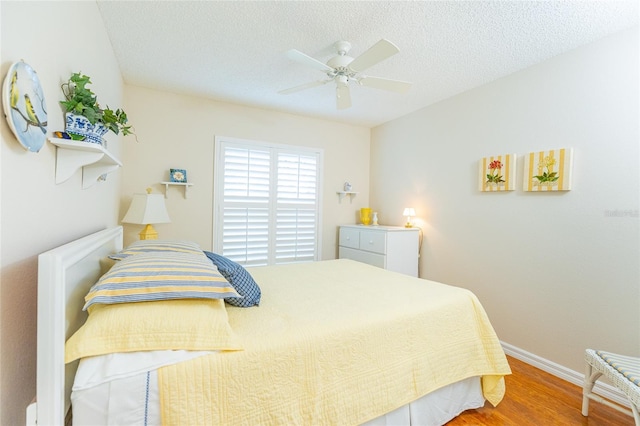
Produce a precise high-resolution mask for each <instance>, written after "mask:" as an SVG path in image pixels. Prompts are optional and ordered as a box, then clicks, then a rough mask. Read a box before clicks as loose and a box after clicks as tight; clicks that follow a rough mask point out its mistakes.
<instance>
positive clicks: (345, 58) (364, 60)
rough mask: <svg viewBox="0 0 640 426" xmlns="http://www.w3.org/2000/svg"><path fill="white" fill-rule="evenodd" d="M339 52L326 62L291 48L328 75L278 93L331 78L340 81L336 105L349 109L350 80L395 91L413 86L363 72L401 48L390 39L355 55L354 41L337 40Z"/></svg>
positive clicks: (295, 57) (293, 53)
mask: <svg viewBox="0 0 640 426" xmlns="http://www.w3.org/2000/svg"><path fill="white" fill-rule="evenodd" d="M334 47H335V48H336V50H337V51H338V55H337V56H334V57H333V58H331V59H329V61H328V62H327V63H326V64H324V63H322V62H320V61H318V60H317V59H314V58H312V57H311V56H308V55H306V54H304V53H302V52H300V51H299V50H296V49H291V50H289V51H288V52H287V57H289V59H292V60H294V61H297V62H299V63H301V64H303V65H306V66H310V67H312V68H315V69H317V70H320V71H322V72H324V73H325V74H326V75H327V77H328V78H326V79H322V80H317V81H312V82H310V83H306V84H302V85H300V86H296V87H291V88H289V89H285V90H281V91H279V92H278V93H280V94H282V95H288V94H290V93H294V92H298V91H300V90H305V89H310V88H312V87H317V86H322V85H324V84H327V83H329V82H332V81H335V83H336V105H337V107H338V109H345V108H349V107H350V106H351V93H350V91H349V83H350V82H352V81H354V82H356V83H358V84H359V85H361V86H366V87H373V88H375V89H382V90H390V91H392V92H398V93H405V92H406V91H407V90H409V88H410V87H411V83H409V82H406V81H400V80H390V79H387V78H381V77H371V76H368V75H364V74H361V72H362V71H364V70H366V69H367V68H369V67H371V66H373V65H375V64H377V63H379V62H382V61H384V60H385V59H387V58H389V57H390V56H392V55H395V54H396V53H398V52H399V51H400V50H399V49H398V48H397V47H396V46H395V45H394V44H393V43H391V42H390V41H388V40H385V39H382V40H380V41H379V42H377V43H376V44H374V45H373V46H371V47H370V48H369V50H367V51H366V52H364V53H363V54H361V55H360V56H358V57H357V58H353V57H351V56H349V55H347V53H348V52H349V50H351V43H349V42H348V41H338V42H337V43H335V44H334Z"/></svg>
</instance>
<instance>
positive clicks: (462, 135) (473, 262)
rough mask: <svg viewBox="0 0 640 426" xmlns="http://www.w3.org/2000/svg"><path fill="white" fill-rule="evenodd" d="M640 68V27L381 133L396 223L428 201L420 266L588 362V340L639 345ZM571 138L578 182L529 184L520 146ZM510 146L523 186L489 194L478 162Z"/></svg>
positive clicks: (382, 195) (378, 148)
mask: <svg viewBox="0 0 640 426" xmlns="http://www.w3.org/2000/svg"><path fill="white" fill-rule="evenodd" d="M639 75H640V74H639V69H638V30H637V28H636V29H634V30H630V31H626V32H623V33H620V34H617V35H614V36H611V37H608V38H606V39H603V40H601V41H599V42H596V43H594V44H591V45H588V46H584V47H582V48H579V49H576V50H574V51H571V52H569V53H567V54H564V55H560V56H557V57H555V58H553V59H551V60H548V61H546V62H544V63H542V64H539V65H537V66H534V67H531V68H528V69H525V70H523V71H521V72H518V73H515V74H512V75H510V76H508V77H506V78H502V79H500V80H498V81H495V82H493V83H490V84H487V85H485V86H483V87H480V88H478V89H475V90H471V91H469V92H466V93H463V94H461V95H458V96H455V97H453V98H451V99H448V100H446V101H443V102H440V103H438V104H436V105H433V106H431V107H428V108H424V109H422V110H419V111H417V112H415V113H413V114H411V115H408V116H405V117H402V118H400V119H397V120H394V121H392V122H389V123H386V124H385V125H382V126H380V127H377V128H375V129H373V131H372V147H371V170H372V174H371V205H372V207H374V208H376V209H378V210H379V211H380V212H381V215H383V216H386V217H392V218H393V221H394V222H395V223H397V224H400V223H402V216H401V213H402V208H403V207H404V206H406V205H411V206H414V207H415V208H416V212H417V216H418V222H419V224H420V225H421V226H422V227H423V229H424V233H425V240H424V246H423V249H422V257H421V275H422V277H426V278H428V279H433V280H436V281H442V282H445V283H448V284H453V285H458V286H462V287H466V288H469V289H471V290H472V291H474V292H475V293H476V294H477V295H478V296H479V298H480V300H481V301H482V303H483V304H484V306H485V308H486V309H487V311H488V314H489V316H490V318H491V320H492V322H493V324H494V326H495V328H496V331H497V332H498V335H499V337H500V338H501V339H502V340H503V341H505V342H508V343H510V344H512V345H515V346H517V347H519V348H521V349H524V350H526V351H529V352H531V353H533V354H535V355H537V356H540V357H543V358H546V359H548V360H551V361H553V362H556V363H558V364H560V365H562V366H565V367H568V368H570V369H573V370H575V371H579V372H582V371H583V362H582V358H583V352H584V349H585V348H587V347H595V348H604V349H607V350H611V351H618V352H620V353H629V354H636V355H638V354H639V353H640V268H639V260H638V259H640V231H639V222H640V218H639V194H640V187H639V166H640V158H639V142H638V141H639V134H638V129H639V127H638V126H639V121H638V120H639V109H638V94H639V89H638V77H639ZM563 147H570V148H573V150H574V175H573V189H572V190H571V191H568V192H562V193H527V192H523V191H522V189H521V188H522V176H521V173H522V168H523V157H522V156H523V155H524V154H526V153H528V152H532V151H542V150H548V149H554V148H563ZM508 153H516V154H518V156H519V158H518V160H517V167H518V176H517V189H516V190H515V191H513V192H509V193H481V192H479V191H478V189H477V185H478V183H477V174H478V160H479V159H480V158H482V157H485V156H490V155H498V154H508ZM618 214H619V215H620V216H616V215H618Z"/></svg>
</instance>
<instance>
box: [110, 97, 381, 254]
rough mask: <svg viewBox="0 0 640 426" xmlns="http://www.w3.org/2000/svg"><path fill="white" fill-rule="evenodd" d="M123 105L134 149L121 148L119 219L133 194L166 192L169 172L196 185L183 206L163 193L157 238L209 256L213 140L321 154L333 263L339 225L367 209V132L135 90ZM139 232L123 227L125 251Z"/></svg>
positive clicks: (176, 193)
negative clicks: (347, 195) (350, 196)
mask: <svg viewBox="0 0 640 426" xmlns="http://www.w3.org/2000/svg"><path fill="white" fill-rule="evenodd" d="M126 104H127V113H128V115H129V118H130V121H131V122H132V124H133V125H134V126H135V128H136V133H137V135H138V142H136V141H134V140H130V139H129V138H127V139H126V140H125V141H124V156H123V157H124V158H123V161H124V170H123V180H124V183H123V191H122V204H121V211H120V216H119V217H120V218H122V217H124V214H125V213H126V210H127V208H128V206H129V203H130V201H131V197H132V195H133V194H134V193H141V192H144V190H145V188H147V187H151V188H152V189H153V190H154V192H162V193H164V186H163V185H160V184H159V182H161V181H167V180H169V169H170V168H180V169H186V170H187V178H188V181H189V182H193V183H194V186H192V187H190V188H189V195H188V198H187V199H185V198H184V190H183V188H176V187H170V188H169V195H168V198H167V199H166V204H167V210H168V212H169V216H170V218H171V223H168V224H159V225H155V228H156V230H157V231H158V234H159V237H160V238H176V239H178V238H182V239H189V240H192V241H196V242H198V243H199V244H200V246H201V247H203V248H204V249H206V250H211V249H212V247H213V240H212V232H213V231H212V221H213V213H212V212H213V157H214V138H215V136H216V135H220V136H228V137H234V138H241V139H250V140H258V141H265V142H271V143H278V144H289V145H304V146H310V147H319V148H322V149H323V150H324V170H323V174H324V187H323V192H322V196H323V209H322V228H323V231H322V258H323V259H333V258H335V257H336V234H337V231H336V229H337V226H338V225H339V224H343V223H355V218H356V215H355V212H356V211H357V210H358V209H359V208H360V207H366V205H367V203H368V200H369V194H368V192H369V191H368V188H369V141H370V130H369V129H368V128H365V127H359V126H350V125H345V124H340V123H335V122H331V121H326V120H318V119H313V118H307V117H302V116H297V115H292V114H286V113H280V112H276V111H270V110H264V109H258V108H250V107H246V106H240V105H235V104H230V103H224V102H217V101H212V100H207V99H202V98H197V97H191V96H183V95H176V94H171V93H167V92H161V91H157V90H150V89H145V88H140V87H134V86H127V87H126ZM345 180H349V181H350V182H351V183H352V184H353V185H354V188H355V190H358V191H361V193H360V194H358V196H357V197H356V198H355V199H354V201H353V204H350V203H349V201H347V200H343V201H342V203H341V204H339V203H338V196H337V195H336V191H339V190H341V189H342V186H343V183H344V181H345ZM141 229H142V226H138V225H125V244H128V243H130V242H132V241H134V240H136V239H137V238H138V236H137V233H138V232H139V231H140V230H141Z"/></svg>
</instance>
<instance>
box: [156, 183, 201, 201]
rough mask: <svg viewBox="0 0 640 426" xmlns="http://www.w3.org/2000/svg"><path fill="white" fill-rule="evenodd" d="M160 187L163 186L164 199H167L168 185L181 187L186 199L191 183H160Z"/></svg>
mask: <svg viewBox="0 0 640 426" xmlns="http://www.w3.org/2000/svg"><path fill="white" fill-rule="evenodd" d="M160 183H161V184H162V185H164V198H169V194H168V192H169V185H175V186H183V187H184V198H188V194H189V187H190V186H193V184H192V183H191V182H160Z"/></svg>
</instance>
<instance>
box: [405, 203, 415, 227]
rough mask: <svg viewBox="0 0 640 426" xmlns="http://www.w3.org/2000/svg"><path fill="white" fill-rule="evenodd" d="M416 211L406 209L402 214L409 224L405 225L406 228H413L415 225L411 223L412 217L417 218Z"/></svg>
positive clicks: (410, 208)
mask: <svg viewBox="0 0 640 426" xmlns="http://www.w3.org/2000/svg"><path fill="white" fill-rule="evenodd" d="M415 215H416V211H415V209H414V208H413V207H405V208H404V211H403V212H402V216H406V217H407V223H405V224H404V227H405V228H413V224H412V223H411V216H415Z"/></svg>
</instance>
